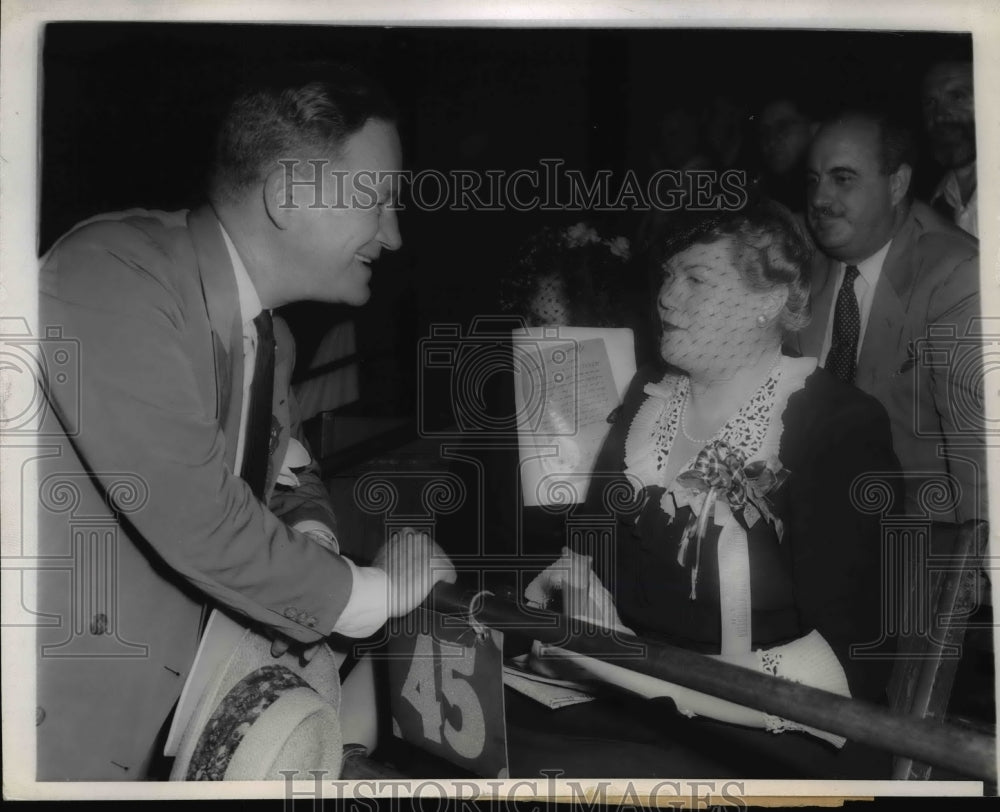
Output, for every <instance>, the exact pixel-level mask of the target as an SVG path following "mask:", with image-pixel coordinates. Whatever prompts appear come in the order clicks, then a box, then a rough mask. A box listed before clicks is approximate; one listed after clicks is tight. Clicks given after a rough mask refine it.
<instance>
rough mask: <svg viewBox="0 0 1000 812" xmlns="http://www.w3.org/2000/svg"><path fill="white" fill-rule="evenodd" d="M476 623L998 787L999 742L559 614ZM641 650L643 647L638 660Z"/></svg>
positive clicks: (522, 612)
mask: <svg viewBox="0 0 1000 812" xmlns="http://www.w3.org/2000/svg"><path fill="white" fill-rule="evenodd" d="M472 598H473V595H472V594H471V593H468V592H466V591H465V590H463V589H461V588H459V587H457V586H453V585H449V584H438V585H437V586H436V587H435V589H434V592H433V593H432V595H431V599H430V603H429V604H428V605H430V606H431V607H432V608H433V609H434V610H435V611H438V612H442V613H445V614H456V615H462V616H467V615H468V613H469V610H470V602H471V600H472ZM475 607H476V609H475V617H476V620H477V621H479V622H481V623H483V624H485V625H487V626H491V627H494V628H497V629H502V630H504V631H505V632H512V631H517V632H519V633H523V634H525V635H528V636H530V637H531V638H533V639H536V640H540V641H541V642H543V643H551V644H556V645H558V646H560V647H561V648H564V649H568V650H570V651H573V652H577V653H579V654H585V655H587V656H590V657H594V658H595V659H598V660H603V661H606V662H610V663H613V664H615V665H617V666H620V667H623V668H628V669H630V670H632V671H638V672H640V673H643V674H648V675H650V676H652V677H658V678H659V679H663V680H667V681H669V682H673V683H676V684H677V685H681V686H684V687H686V688H691V689H694V690H697V691H701V692H702V693H706V694H711V695H712V696H717V697H720V698H722V699H726V700H729V701H731V702H736V703H738V704H740V705H745V706H747V707H751V708H755V709H759V710H762V711H766V712H768V713H773V714H775V715H777V716H781V717H784V718H786V719H790V720H792V721H795V722H800V723H802V724H806V725H810V726H812V727H815V728H819V729H820V730H826V731H828V732H830V733H835V734H838V735H840V736H844V737H846V738H848V739H850V740H853V741H857V742H861V743H864V744H867V745H870V746H872V747H876V748H879V749H881V750H885V751H888V752H892V753H895V754H897V755H902V756H908V757H910V758H913V759H917V760H919V761H924V762H928V763H930V764H934V765H937V766H940V767H945V768H947V769H950V770H953V771H955V772H957V773H960V774H962V775H967V776H970V777H976V778H981V779H984V780H986V781H990V782H995V781H996V769H997V748H996V739H995V737H991V736H987V735H984V734H983V733H980V732H977V731H972V730H967V729H964V728H960V727H957V726H955V725H951V724H948V723H945V722H940V721H936V720H932V719H923V718H915V717H911V716H905V715H901V714H898V713H893V712H891V711H890V710H888V709H886V708H884V707H881V706H879V705H875V704H873V703H871V702H866V701H863V700H859V699H848V698H846V697H843V696H839V695H837V694H832V693H829V692H827V691H821V690H819V689H817V688H811V687H809V686H807V685H801V684H799V683H795V682H791V681H788V680H784V679H780V678H777V677H772V676H768V675H766V674H761V673H758V672H756V671H750V670H749V669H746V668H741V667H739V666H735V665H731V664H729V663H725V662H721V661H719V660H714V659H711V658H709V657H706V656H704V655H702V654H698V653H696V652H692V651H688V650H686V649H682V648H677V647H675V646H668V645H663V644H654V643H651V642H648V641H645V640H642V641H640V640H639V639H638V638H634V637H628V636H627V635H618V636H617V637H612V636H611V635H609V633H608V632H607V631H606V630H603V629H600V628H598V627H596V626H592V625H590V624H586V623H583V622H581V621H579V620H576V619H574V620H573V621H571V622H570V623H567V621H566V620H565V619H564V618H563V617H562V616H561V615H560V614H557V613H554V612H546V611H542V610H534V609H530V610H529V609H527V608H526V607H522V606H520V605H518V604H515V603H513V602H510V601H506V600H501V599H498V598H495V597H490V596H485V597H484V596H479V597H477V598H476V601H475ZM636 646H641V650H640V651H639V653H637V650H636Z"/></svg>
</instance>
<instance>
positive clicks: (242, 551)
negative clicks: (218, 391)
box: [41, 222, 352, 641]
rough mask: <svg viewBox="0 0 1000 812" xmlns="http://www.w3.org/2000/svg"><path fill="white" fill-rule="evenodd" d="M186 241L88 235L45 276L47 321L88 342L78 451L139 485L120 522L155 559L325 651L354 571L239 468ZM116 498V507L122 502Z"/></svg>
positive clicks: (140, 232)
mask: <svg viewBox="0 0 1000 812" xmlns="http://www.w3.org/2000/svg"><path fill="white" fill-rule="evenodd" d="M176 231H177V230H176V229H175V230H174V232H175V234H174V236H173V237H171V235H170V234H169V233H164V231H163V230H162V229H160V230H156V229H155V228H150V229H149V230H145V229H143V228H137V227H134V226H133V225H129V224H123V223H107V222H105V223H98V224H96V225H91V226H87V227H85V228H82V229H80V230H78V231H77V232H75V233H74V234H72V235H70V236H69V237H68V238H66V239H64V240H63V241H62V243H60V244H59V245H57V247H56V248H55V249H54V250H53V252H51V254H50V256H49V258H48V259H47V261H46V263H45V265H44V267H43V269H42V278H41V292H42V297H41V309H42V323H43V324H45V325H52V326H58V327H61V329H62V331H63V335H64V336H66V337H68V338H74V339H77V340H78V341H79V352H80V364H81V371H80V376H81V381H82V385H81V389H80V393H79V409H80V428H79V431H78V433H77V434H76V436H75V437H73V438H72V441H73V444H74V447H75V450H76V452H77V454H78V456H79V457H80V458H81V460H82V461H83V463H84V465H85V466H86V467H87V468H88V469H89V471H90V472H91V473H92V475H93V476H94V477H95V478H96V479H97V480H98V481H99V482H102V481H107V479H108V478H110V476H111V475H113V474H115V473H116V472H129V473H134V474H137V475H138V476H139V477H141V478H142V480H143V482H144V485H145V490H146V494H147V495H146V498H145V502H144V503H143V504H142V506H141V507H140V508H136V509H134V510H132V511H131V512H130V513H129V514H128V522H127V523H126V521H125V520H124V519H122V520H121V524H122V526H123V527H124V528H125V529H126V531H127V532H128V534H129V536H130V537H131V538H132V539H133V541H135V543H137V544H140V545H141V546H143V547H145V548H146V549H147V550H148V551H149V552H150V553H151V554H152V556H153V557H154V558H159V559H161V560H162V561H163V562H164V563H165V564H166V565H167V566H168V567H170V568H171V569H173V570H174V571H175V572H177V573H178V574H179V575H180V576H182V577H183V578H184V579H186V580H187V581H188V582H190V583H191V584H193V585H194V586H196V587H197V588H199V589H200V590H202V591H204V592H205V593H207V594H208V595H210V596H211V597H213V598H215V599H216V600H218V601H219V602H221V603H223V604H225V605H227V606H229V607H231V608H233V609H235V610H237V611H239V612H241V613H243V614H245V615H247V616H249V617H251V618H254V619H255V620H258V621H261V622H263V623H265V624H267V625H269V626H272V627H274V628H276V629H278V630H280V631H282V632H283V633H285V634H287V635H289V636H290V637H293V638H296V639H299V640H302V641H312V640H316V639H318V638H319V637H320V636H321V631H320V630H323V633H324V634H325V633H326V631H328V630H329V629H332V628H333V627H334V626H335V624H336V621H337V618H338V617H339V615H340V613H341V612H342V610H343V608H344V606H345V605H346V603H347V601H348V598H349V596H350V593H351V586H352V575H351V571H350V567H349V565H348V564H347V562H346V561H345V560H344V559H342V558H340V557H339V556H336V555H334V554H332V553H331V552H329V551H328V550H326V549H325V548H323V547H322V546H320V545H318V544H315V543H313V542H312V541H310V540H309V539H308V538H307V537H305V536H304V535H303V534H301V533H298V532H296V531H294V530H292V529H290V528H289V527H288V526H287V525H286V524H285V523H284V522H282V521H281V520H280V519H279V518H278V517H277V516H276V515H275V514H274V513H272V512H271V511H269V510H268V509H267V508H265V507H264V506H263V505H262V504H261V503H260V502H259V501H258V500H257V499H256V498H254V496H253V494H252V493H251V491H250V488H249V487H248V486H247V485H246V483H244V482H243V480H242V479H240V478H239V477H237V476H235V475H234V474H233V473H232V472H231V471H230V470H229V467H228V465H227V464H226V460H225V449H226V441H225V438H224V436H223V433H222V430H221V429H220V427H219V421H218V419H217V416H216V414H215V393H214V388H213V387H206V384H205V381H204V378H205V376H204V375H199V374H198V370H197V366H196V365H197V363H198V362H199V361H200V363H202V364H203V363H204V355H205V354H206V353H212V347H213V336H212V334H211V332H210V330H209V329H208V326H207V321H206V320H204V319H202V320H199V319H198V318H196V315H195V314H194V313H193V311H194V310H195V309H196V308H197V306H198V305H200V306H201V307H204V305H203V303H202V302H199V301H196V297H195V295H194V294H193V292H192V286H191V283H190V281H189V280H187V277H181V276H179V273H181V271H183V272H184V273H187V274H191V275H192V276H193V275H195V273H196V271H195V258H194V256H193V251H192V249H191V245H190V241H189V240H184V239H178V238H177V237H176ZM209 357H211V356H209ZM208 377H209V378H211V376H208ZM53 406H54V408H55V410H56V412H57V413H59V412H60V411H61V410H64V409H67V408H70V407H69V406H68V404H67V403H63V402H60V401H58V400H57V401H56V402H55V403H54V404H53ZM314 484H315V483H312V485H314ZM107 500H108V503H109V505H110V506H111V508H112V510H114V509H115V505H116V494H114V493H108V494H107Z"/></svg>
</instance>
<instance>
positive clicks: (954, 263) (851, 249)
mask: <svg viewBox="0 0 1000 812" xmlns="http://www.w3.org/2000/svg"><path fill="white" fill-rule="evenodd" d="M911 166H912V159H911V156H910V141H909V139H908V135H907V133H906V131H905V130H903V129H901V128H899V127H897V126H895V125H894V124H893V123H892V122H891V121H889V120H888V119H886V118H885V117H883V116H879V115H874V114H865V113H849V114H845V115H842V116H840V117H838V118H836V119H833V120H830V121H828V122H826V123H825V124H824V125H822V126H821V127H820V129H819V131H818V132H817V133H816V136H815V137H814V139H813V142H812V144H811V147H810V152H809V159H808V169H807V187H808V194H807V219H808V222H809V227H810V230H811V231H812V233H813V236H814V237H815V240H816V243H817V245H818V247H819V249H820V250H819V251H817V254H816V257H815V260H814V263H813V267H812V291H813V306H812V311H813V313H812V322H811V323H810V325H809V326H808V327H807V328H806V329H805V330H803V331H802V333H801V334H800V337H799V341H800V350H801V351H802V353H803V354H804V355H810V356H816V357H818V358H819V360H820V363H821V364H823V365H824V366H826V367H827V369H830V370H832V371H834V372H835V374H838V375H839V376H840V377H842V378H844V379H846V380H849V381H852V382H853V383H854V384H855V385H857V386H858V387H860V388H861V389H863V390H864V391H866V392H868V393H869V394H871V395H873V396H875V397H876V398H878V399H879V400H880V401H881V402H882V404H883V406H885V408H886V410H887V411H888V413H889V417H890V420H891V424H892V435H893V445H894V448H895V451H896V455H897V456H898V457H899V460H900V463H901V465H902V468H903V471H904V475H905V476H906V494H907V506H906V507H907V511H908V512H916V513H918V514H921V515H922V514H924V512H925V511H926V512H928V513H930V515H931V516H932V518H934V519H937V520H942V521H955V520H965V519H969V518H973V517H981V518H986V516H987V512H986V511H987V505H986V492H987V491H986V479H985V475H986V466H985V443H984V434H983V415H982V404H983V394H982V377H981V372H982V359H981V355H980V353H981V338H980V335H981V332H980V331H981V330H982V327H981V324H980V322H979V321H978V317H979V310H980V306H979V271H978V260H979V247H978V243H977V241H976V240H975V239H973V238H972V237H970V236H968V235H967V234H965V233H964V232H962V231H961V230H960V229H958V228H956V227H955V226H954V225H953V224H951V223H949V222H947V221H946V220H945V219H944V218H942V217H941V216H940V215H939V214H937V213H936V212H934V211H933V210H932V209H930V208H929V207H928V206H926V205H925V204H923V203H920V202H919V201H911V200H910V199H909V196H908V190H909V185H910V176H911ZM845 278H847V279H848V282H850V280H851V279H853V284H847V285H845ZM928 482H937V483H942V484H943V490H941V489H937V488H934V487H931V488H930V489H929V490H928V489H927V488H925V487H924V486H925V484H926V483H928Z"/></svg>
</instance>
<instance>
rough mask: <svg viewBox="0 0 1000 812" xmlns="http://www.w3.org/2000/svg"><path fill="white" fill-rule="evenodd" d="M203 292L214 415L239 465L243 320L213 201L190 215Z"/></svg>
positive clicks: (230, 460)
mask: <svg viewBox="0 0 1000 812" xmlns="http://www.w3.org/2000/svg"><path fill="white" fill-rule="evenodd" d="M188 228H189V229H190V231H191V236H192V240H193V242H194V247H195V253H196V255H197V258H198V268H199V271H200V274H201V286H202V292H203V293H204V296H205V305H206V307H207V309H208V319H209V322H210V324H211V327H212V337H213V348H214V352H215V384H216V404H217V410H216V419H217V420H219V422H220V424H221V426H222V431H223V433H224V434H225V436H226V438H227V441H226V462H227V463H228V464H229V468H230V470H235V464H236V437H237V434H238V433H239V428H240V413H241V410H242V407H243V325H242V323H241V320H240V306H239V294H238V293H237V290H236V277H235V274H234V272H233V265H232V262H231V261H230V259H229V252H228V251H227V250H226V244H225V241H224V240H223V238H222V226H221V224H220V223H219V220H218V218H217V217H216V216H215V212H214V211H213V210H212V209H211V208H210V207H209V206H203V207H202V208H200V209H196V210H194V211H192V212H191V213H190V214H189V215H188Z"/></svg>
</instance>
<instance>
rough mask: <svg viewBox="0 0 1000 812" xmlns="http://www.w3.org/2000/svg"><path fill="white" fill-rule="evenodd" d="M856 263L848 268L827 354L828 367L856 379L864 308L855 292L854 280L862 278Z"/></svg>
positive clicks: (849, 381)
mask: <svg viewBox="0 0 1000 812" xmlns="http://www.w3.org/2000/svg"><path fill="white" fill-rule="evenodd" d="M858 274H859V271H858V268H857V266H856V265H848V266H847V267H846V268H845V269H844V281H843V282H842V283H841V285H840V292H839V293H838V294H837V304H836V307H835V308H834V311H833V338H832V340H831V341H830V352H829V353H828V354H827V356H826V368H827V369H828V370H830V372H832V373H833V374H834V375H836V376H837V377H838V378H840V380H842V381H846V382H847V383H854V373H855V372H856V371H857V370H856V367H857V362H858V336H859V335H860V334H861V311H860V310H859V308H858V297H857V296H855V294H854V281H855V280H856V279H857V278H858Z"/></svg>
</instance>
